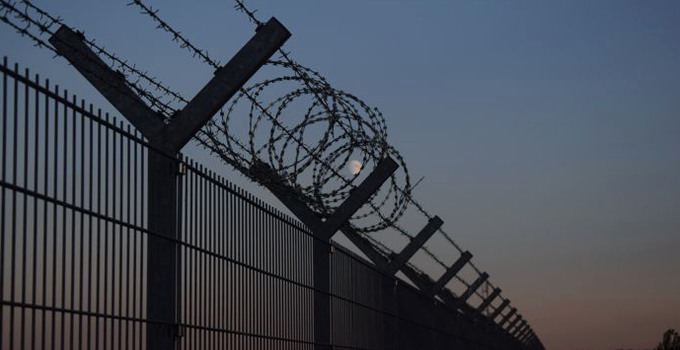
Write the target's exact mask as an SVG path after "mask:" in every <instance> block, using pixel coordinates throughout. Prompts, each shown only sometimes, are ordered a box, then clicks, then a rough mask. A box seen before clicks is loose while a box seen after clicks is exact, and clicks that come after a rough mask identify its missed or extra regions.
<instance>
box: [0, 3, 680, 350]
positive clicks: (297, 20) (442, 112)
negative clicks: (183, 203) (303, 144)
mask: <svg viewBox="0 0 680 350" xmlns="http://www.w3.org/2000/svg"><path fill="white" fill-rule="evenodd" d="M126 2H127V1H109V2H97V3H96V4H95V3H93V2H91V1H84V0H79V1H60V2H53V1H36V4H39V5H41V6H44V7H45V8H46V9H49V10H50V11H52V12H53V13H55V14H58V15H61V16H62V17H63V18H64V19H65V20H66V21H67V22H68V23H70V24H71V25H73V26H76V27H78V28H82V29H84V30H85V33H86V35H88V36H89V37H92V38H96V39H97V42H98V43H99V44H102V45H103V46H105V47H106V48H108V49H111V50H112V51H114V52H116V53H118V54H119V55H121V56H124V57H127V58H129V59H130V60H131V61H132V62H135V63H136V64H138V65H139V66H141V67H145V68H147V69H149V70H150V71H151V72H152V73H153V74H154V75H156V76H158V77H161V79H162V80H163V81H165V82H167V83H168V84H170V85H172V86H173V87H175V88H177V89H179V90H180V91H182V92H184V94H185V95H187V96H191V95H193V93H194V92H195V91H196V90H197V89H198V88H199V87H200V86H202V84H204V83H205V82H206V81H207V80H208V79H209V78H210V76H211V74H212V72H211V70H210V69H209V68H207V67H205V66H203V65H201V64H200V63H199V62H198V61H196V60H193V59H192V58H191V57H190V55H188V54H187V53H186V52H184V51H182V50H180V49H177V48H176V47H175V46H174V45H173V43H172V42H170V40H168V37H167V36H165V35H163V33H160V32H159V31H155V30H154V26H153V25H152V24H151V23H149V22H148V21H147V19H146V18H144V17H142V16H140V15H138V14H137V10H135V9H131V8H127V7H125V3H126ZM148 3H149V4H151V5H153V6H154V7H156V8H159V9H160V10H161V15H162V16H164V18H165V19H167V20H168V21H169V22H170V23H171V24H173V25H174V26H175V27H176V28H178V29H180V30H181V31H182V32H183V33H184V34H186V35H188V36H189V37H191V38H194V40H195V42H196V43H197V44H198V45H199V46H201V47H205V48H207V49H208V50H209V51H210V53H211V54H213V55H214V56H217V57H221V58H222V59H223V61H226V60H227V59H228V58H229V57H231V55H233V53H234V52H235V51H236V50H237V49H238V48H239V47H240V46H241V45H242V44H243V43H244V42H245V41H246V40H247V38H249V37H250V36H251V35H252V30H253V27H252V26H251V25H250V24H249V23H248V22H247V21H246V20H245V19H244V18H243V17H242V16H241V15H239V14H237V13H235V12H234V11H233V7H232V4H231V2H229V1H203V2H201V5H200V6H196V5H195V4H193V3H192V4H189V3H188V2H185V1H148ZM247 3H248V4H249V5H250V6H251V7H253V8H257V9H259V12H258V15H259V16H260V17H261V18H267V17H269V16H272V15H273V16H276V17H277V18H278V19H279V20H280V21H281V22H283V23H284V24H285V25H286V26H287V28H288V29H289V30H290V31H291V32H292V33H293V37H292V38H291V39H290V40H289V42H288V44H287V49H289V50H290V51H291V52H292V53H293V55H294V57H295V58H296V59H298V60H299V61H301V62H302V63H304V64H306V65H308V66H310V67H312V68H314V69H317V70H319V71H320V72H322V73H323V74H324V75H325V76H326V77H327V78H328V80H329V81H330V82H331V83H333V84H334V85H335V86H337V87H339V88H341V89H344V90H347V91H351V92H352V93H354V94H355V95H357V96H360V97H361V98H363V99H364V100H365V101H367V102H368V103H369V104H371V105H375V106H378V107H379V108H380V109H381V110H382V112H383V114H384V115H385V118H386V120H387V123H388V130H389V135H390V140H391V143H392V144H393V145H395V146H396V147H397V148H398V149H399V150H400V151H401V153H402V154H403V155H404V157H405V158H406V161H407V162H408V164H409V170H410V172H411V175H412V177H413V178H416V179H417V178H420V177H421V176H425V180H424V181H423V182H422V183H421V184H420V185H419V186H418V190H417V197H418V199H419V200H420V201H421V202H423V203H424V204H425V205H426V206H427V207H428V208H429V209H430V210H431V211H432V212H433V213H436V214H438V215H439V216H441V217H442V218H443V219H444V221H445V223H446V224H445V225H446V227H447V231H449V232H451V233H453V234H454V236H455V238H456V239H457V240H458V241H459V242H460V243H461V244H462V245H463V246H464V247H466V248H467V249H469V250H471V251H472V252H473V253H475V261H476V263H477V264H478V265H479V266H480V267H482V268H483V269H485V270H487V271H489V273H490V275H491V278H492V280H493V281H494V283H495V284H497V285H499V286H501V287H502V288H503V290H504V294H505V295H507V296H509V297H510V298H511V299H512V300H513V303H514V304H515V305H516V306H517V307H518V308H519V309H520V311H521V312H522V313H523V314H524V315H525V316H526V318H528V319H529V321H530V322H531V324H532V325H533V327H534V329H535V330H536V331H537V333H538V334H539V336H540V337H541V339H542V340H543V341H544V343H545V344H546V346H547V347H549V348H550V349H613V348H623V347H625V348H641V347H651V346H653V345H655V343H656V342H657V340H658V339H660V336H661V334H662V332H663V331H664V330H665V329H666V328H670V327H674V328H676V329H679V328H680V313H679V312H678V310H680V277H678V276H679V274H678V272H677V269H678V266H680V253H679V251H680V214H679V213H680V63H679V62H680V40H678V37H680V3H679V2H676V1H653V2H652V1H645V2H643V1H596V2H594V1H569V2H544V1H522V2H508V1H483V2H481V1H465V2H453V1H451V2H449V1H335V2H329V1H323V2H321V1H286V2H283V1H276V2H272V1H249V2H247ZM0 42H2V45H0V54H2V55H7V56H9V58H10V59H11V60H15V61H19V62H20V63H21V64H22V65H24V66H27V67H31V68H32V69H33V71H35V72H40V73H41V75H43V76H46V77H50V78H51V79H52V80H53V81H55V82H59V83H60V84H61V85H62V86H65V87H68V88H69V90H71V91H74V92H76V93H77V94H78V95H79V96H81V97H84V98H86V99H87V100H89V101H91V102H94V103H95V104H97V105H100V106H104V108H105V109H106V107H105V106H108V104H107V103H106V102H105V101H104V100H103V99H102V98H101V97H99V96H97V94H96V93H93V91H92V89H91V88H90V87H89V85H88V84H87V83H86V82H84V81H83V80H82V79H81V78H80V77H79V76H78V74H77V73H75V71H74V70H73V69H71V68H68V67H67V66H66V64H65V62H64V61H63V60H62V59H52V58H51V55H50V54H49V53H48V52H47V51H45V50H39V49H37V48H34V47H32V46H31V45H30V43H28V42H26V41H25V40H24V39H22V38H21V37H19V36H18V35H16V34H15V33H13V32H12V31H11V30H10V29H9V28H8V27H7V26H5V25H3V26H0ZM109 110H113V109H112V108H109ZM187 153H188V154H190V155H192V156H194V157H196V158H199V159H201V160H203V161H204V162H208V163H211V164H214V166H215V167H218V165H217V164H216V162H215V160H214V159H213V158H211V157H210V156H207V155H206V154H205V152H203V151H202V150H199V149H196V148H189V149H188V150H187Z"/></svg>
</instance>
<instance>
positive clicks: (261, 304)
mask: <svg viewBox="0 0 680 350" xmlns="http://www.w3.org/2000/svg"><path fill="white" fill-rule="evenodd" d="M0 70H1V71H2V82H1V89H0V94H1V96H0V98H1V101H0V102H1V111H0V112H1V113H2V115H1V118H2V121H1V123H2V124H1V130H0V137H1V140H0V147H1V148H0V156H1V157H2V159H1V163H0V169H1V170H0V186H1V189H0V191H1V193H0V196H1V199H0V213H1V214H2V215H1V219H0V220H1V222H0V228H1V230H2V234H1V238H0V264H2V265H1V266H0V285H1V286H2V287H1V292H2V306H1V317H0V325H1V327H0V328H1V329H2V331H1V332H0V345H1V346H2V349H142V348H146V347H147V344H146V336H147V330H148V329H149V327H160V328H162V329H163V330H164V331H165V332H169V334H171V335H172V336H174V337H176V342H175V344H176V345H175V346H176V347H177V348H182V349H227V348H230V349H318V348H324V347H327V348H328V349H331V348H333V349H515V348H516V349H524V348H526V345H525V344H522V343H520V342H519V341H517V340H515V339H514V338H512V337H511V336H510V335H508V334H507V333H506V332H505V331H504V330H503V329H502V327H499V326H498V325H497V324H495V323H493V322H483V321H480V319H475V318H473V317H470V316H468V315H464V314H463V313H460V312H459V311H457V310H454V309H451V308H449V307H448V306H446V305H444V304H443V303H440V302H437V301H436V299H433V298H432V297H431V296H426V295H423V294H422V293H421V292H419V291H418V290H417V289H416V288H414V287H412V286H410V285H408V284H407V283H404V282H402V281H400V280H398V279H395V278H394V277H392V276H386V275H384V274H383V273H381V272H380V271H379V270H378V269H376V268H375V267H374V266H373V265H372V264H371V263H369V262H368V261H366V260H364V259H362V258H360V257H358V256H356V255H355V254H353V253H352V252H349V251H347V250H346V249H344V248H342V247H339V246H335V245H332V244H327V243H324V244H327V246H328V249H329V250H330V251H331V252H332V254H331V261H330V269H329V274H330V282H331V283H330V287H331V289H330V292H327V291H319V290H315V288H314V283H313V274H314V271H313V263H312V260H313V252H312V250H313V249H312V248H313V244H314V242H315V241H314V240H315V239H316V238H315V237H314V235H312V234H311V233H310V232H309V231H308V230H307V229H306V228H305V227H303V226H302V225H301V224H300V223H299V222H298V221H296V220H294V219H292V218H291V217H289V216H287V215H286V214H284V213H282V212H280V211H278V210H277V209H275V208H273V207H272V206H270V205H269V204H267V203H264V202H263V201H261V200H259V199H257V198H255V197H254V196H252V195H251V194H249V193H247V192H245V191H244V190H242V189H240V188H237V187H236V186H234V185H233V184H231V183H229V182H228V181H226V180H225V179H224V178H222V177H220V176H219V175H216V174H214V173H212V172H210V171H208V170H206V169H204V168H203V167H202V166H201V165H200V164H197V163H195V162H193V161H191V160H189V159H185V160H184V161H183V162H182V163H181V164H180V166H179V167H178V169H177V172H178V173H179V174H181V177H180V178H181V180H180V181H178V183H177V186H178V188H177V190H178V191H177V193H178V195H179V196H180V198H179V201H178V203H180V204H181V205H180V207H178V208H176V210H177V213H178V215H176V217H177V220H178V222H176V223H175V224H176V225H177V226H176V227H178V228H179V232H180V233H179V236H178V237H179V238H177V239H173V238H168V237H167V236H164V235H160V234H159V233H158V232H153V231H152V230H150V229H149V225H148V220H149V219H148V218H149V213H148V212H147V204H148V198H147V191H148V188H147V187H148V185H149V184H148V183H147V181H148V172H149V165H148V160H149V155H150V154H151V153H154V152H155V153H161V154H162V152H160V151H158V150H156V149H154V148H153V147H151V146H150V145H149V144H148V143H147V142H146V141H145V139H144V138H143V137H142V136H141V134H140V133H139V132H138V131H136V130H134V129H133V128H132V127H131V126H130V125H129V124H128V123H127V122H126V121H122V120H119V119H116V118H115V117H111V116H109V115H108V114H106V113H102V112H101V111H100V110H98V109H95V108H94V107H93V106H92V105H90V104H86V103H85V102H84V101H82V100H80V99H78V98H77V97H76V96H74V95H71V94H69V93H68V92H67V91H65V90H63V89H60V88H59V87H58V86H57V85H53V84H51V83H50V82H49V81H48V80H42V79H40V78H39V77H38V76H37V75H36V76H31V75H30V74H29V72H28V70H25V71H20V70H19V68H18V66H17V65H14V66H13V67H10V66H8V63H7V59H6V58H5V59H4V62H3V63H2V66H0ZM150 239H157V240H165V241H167V242H169V243H170V244H172V246H174V247H175V249H176V250H177V251H178V253H179V254H178V257H179V258H178V261H176V266H174V267H173V268H174V270H175V271H176V278H177V280H178V281H179V283H178V284H177V285H178V290H176V291H175V293H176V294H175V295H176V296H177V297H176V298H177V299H176V300H177V305H178V306H177V315H175V319H177V320H178V321H177V322H175V323H168V322H164V321H159V320H156V319H153V318H150V317H147V291H148V284H149V283H153V280H154V276H149V275H148V273H147V259H148V248H149V240H150ZM150 281H151V282H150ZM315 292H316V293H319V292H321V293H327V294H328V296H329V297H330V300H331V302H330V304H331V306H330V308H331V319H330V323H331V339H332V341H331V344H317V343H315V339H314V326H315V323H316V322H321V321H320V320H315V319H314V297H315ZM326 322H327V321H326Z"/></svg>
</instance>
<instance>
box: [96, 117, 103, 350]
mask: <svg viewBox="0 0 680 350" xmlns="http://www.w3.org/2000/svg"><path fill="white" fill-rule="evenodd" d="M101 119H102V118H101V110H100V109H98V110H97V120H98V121H101ZM102 128H103V127H102V125H101V123H100V124H97V191H96V193H97V213H100V214H101V213H102V197H103V196H102V194H103V193H102V180H103V179H104V176H103V175H102V143H103V142H102ZM96 227H97V247H96V251H97V267H96V271H95V276H96V277H95V279H96V283H95V293H94V294H95V297H96V300H95V304H96V309H97V310H96V313H97V315H98V316H97V317H96V318H95V333H94V335H95V336H94V347H95V349H100V347H99V335H100V330H99V325H100V317H99V315H100V312H101V311H102V309H103V305H102V304H103V301H102V295H101V289H102V288H101V280H102V279H101V277H100V276H102V274H103V271H102V270H101V266H102V254H103V253H102V238H104V237H103V235H102V231H103V230H102V220H101V219H100V218H99V217H97V225H96ZM104 252H105V251H104Z"/></svg>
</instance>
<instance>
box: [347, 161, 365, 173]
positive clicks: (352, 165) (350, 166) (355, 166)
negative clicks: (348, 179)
mask: <svg viewBox="0 0 680 350" xmlns="http://www.w3.org/2000/svg"><path fill="white" fill-rule="evenodd" d="M361 166H362V165H361V162H360V161H358V160H350V161H349V162H347V170H348V171H349V172H350V174H352V175H356V174H358V173H359V172H360V171H361Z"/></svg>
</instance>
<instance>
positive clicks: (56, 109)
mask: <svg viewBox="0 0 680 350" xmlns="http://www.w3.org/2000/svg"><path fill="white" fill-rule="evenodd" d="M54 93H55V94H56V95H57V96H59V85H56V86H55V87H54ZM58 123H59V104H58V102H57V100H56V99H55V100H54V129H53V130H54V146H53V147H52V148H53V150H54V172H53V173H52V174H53V184H52V185H53V192H54V198H58V187H57V184H58V183H57V174H58V173H59V168H58V166H59V165H58V164H59V153H58V147H57V145H58V144H59V127H58V125H59V124H58ZM52 222H53V229H54V234H53V235H52V274H51V276H52V306H53V307H56V305H57V293H56V290H57V270H56V269H57V236H58V231H57V205H56V204H53V205H52ZM56 317H57V315H56V311H52V317H51V318H50V321H51V323H52V324H51V329H52V332H51V333H50V335H51V340H52V341H51V343H50V344H51V345H52V349H54V348H55V341H56V335H55V333H56V329H55V326H56V321H55V319H56Z"/></svg>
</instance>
